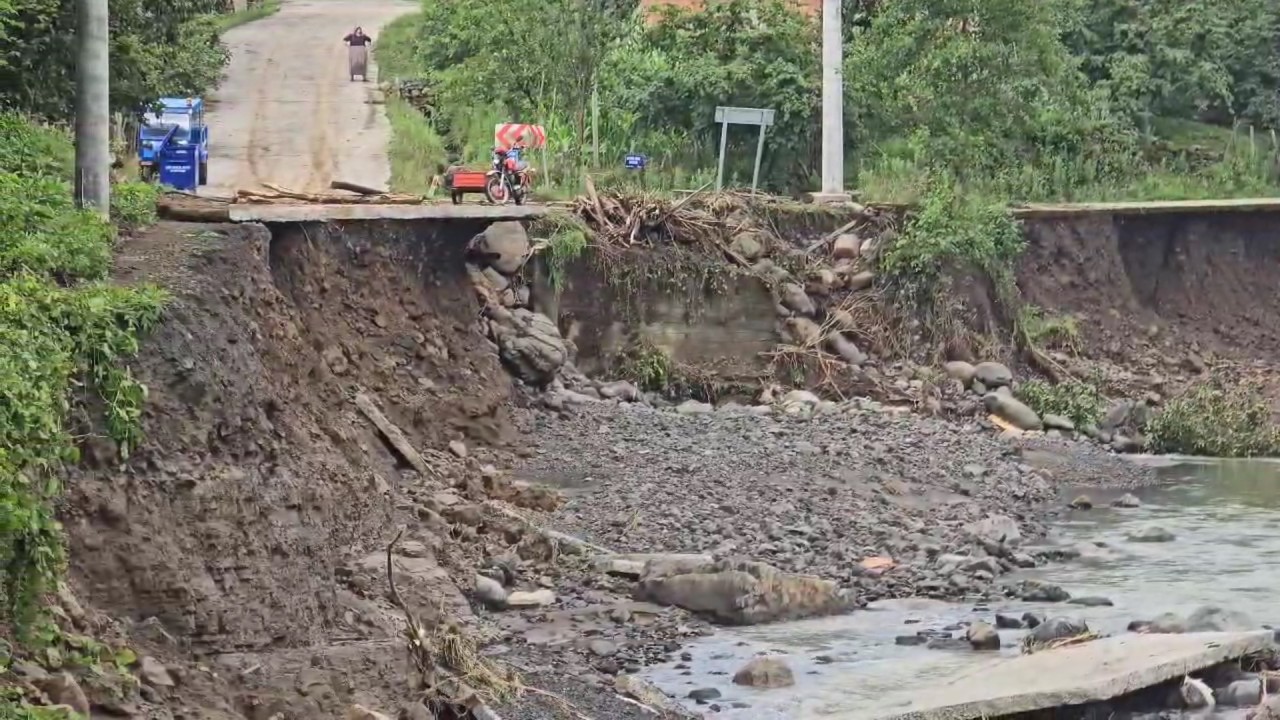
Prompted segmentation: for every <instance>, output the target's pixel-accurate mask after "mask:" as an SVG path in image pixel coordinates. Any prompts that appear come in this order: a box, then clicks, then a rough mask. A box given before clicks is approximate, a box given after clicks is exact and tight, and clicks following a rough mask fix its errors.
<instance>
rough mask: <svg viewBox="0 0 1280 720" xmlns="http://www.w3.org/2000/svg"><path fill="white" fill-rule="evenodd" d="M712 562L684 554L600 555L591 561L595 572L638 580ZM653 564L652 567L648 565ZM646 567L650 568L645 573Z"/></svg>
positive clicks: (705, 556)
mask: <svg viewBox="0 0 1280 720" xmlns="http://www.w3.org/2000/svg"><path fill="white" fill-rule="evenodd" d="M711 561H712V558H711V556H710V555H696V554H686V553H620V554H617V555H601V556H599V557H596V558H594V559H593V560H592V566H593V567H594V568H595V569H596V571H597V572H602V573H608V574H610V575H622V576H625V577H633V578H639V577H640V576H642V575H645V574H652V573H653V572H657V573H658V574H670V573H671V568H673V567H687V568H693V567H698V566H701V565H705V564H707V563H709V562H711ZM649 563H653V565H649ZM646 566H647V567H649V568H650V571H649V573H646Z"/></svg>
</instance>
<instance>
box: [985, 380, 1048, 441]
mask: <svg viewBox="0 0 1280 720" xmlns="http://www.w3.org/2000/svg"><path fill="white" fill-rule="evenodd" d="M984 384H985V383H984ZM982 404H983V406H985V407H986V408H987V412H990V413H992V414H993V415H995V416H996V417H998V418H1000V419H1002V420H1005V421H1007V422H1008V423H1009V424H1011V425H1013V426H1014V427H1016V428H1019V429H1021V430H1043V429H1044V423H1042V422H1041V421H1040V416H1039V415H1036V411H1035V410H1032V409H1031V408H1029V407H1027V406H1026V405H1024V404H1022V401H1021V400H1018V399H1017V398H1015V397H1013V396H1012V395H1006V394H1004V393H1000V392H989V393H987V394H986V395H983V396H982Z"/></svg>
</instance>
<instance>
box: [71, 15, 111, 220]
mask: <svg viewBox="0 0 1280 720" xmlns="http://www.w3.org/2000/svg"><path fill="white" fill-rule="evenodd" d="M76 5H77V7H76V10H77V15H76V19H77V25H76V48H77V50H78V53H77V58H76V179H75V193H76V205H78V206H80V207H82V208H93V209H96V210H97V211H98V212H100V213H102V214H104V215H105V214H107V213H108V212H109V211H110V209H111V107H110V102H109V99H108V95H107V91H108V83H109V79H108V78H109V77H110V75H109V73H108V63H109V62H110V59H109V53H108V50H107V48H108V45H107V32H108V30H107V27H108V25H107V19H108V16H107V0H76Z"/></svg>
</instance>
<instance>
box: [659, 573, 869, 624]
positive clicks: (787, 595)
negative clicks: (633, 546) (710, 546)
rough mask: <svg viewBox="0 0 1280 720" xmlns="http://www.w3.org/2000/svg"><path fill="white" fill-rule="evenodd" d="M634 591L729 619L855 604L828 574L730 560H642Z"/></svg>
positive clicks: (830, 610)
mask: <svg viewBox="0 0 1280 720" xmlns="http://www.w3.org/2000/svg"><path fill="white" fill-rule="evenodd" d="M636 594H637V595H638V596H639V597H640V599H643V600H649V601H652V602H656V603H660V604H662V605H675V606H677V607H682V608H684V609H686V610H689V611H691V612H696V613H700V614H702V615H706V616H708V617H710V618H712V619H714V620H716V621H718V622H722V623H726V624H730V625H755V624H758V623H763V622H773V621H777V620H798V619H800V618H804V617H814V616H818V615H830V614H834V613H839V612H846V611H848V610H852V609H853V608H854V607H856V605H857V599H856V597H855V596H854V595H853V594H852V593H851V592H849V591H846V590H842V589H841V588H840V586H838V585H837V584H836V583H834V582H832V581H830V580H823V579H821V578H817V577H813V576H809V575H796V574H792V573H786V572H782V571H780V570H778V569H776V568H774V567H771V566H769V565H766V564H764V563H759V562H746V561H735V560H721V561H717V562H708V563H702V564H699V565H697V566H693V567H689V566H683V567H682V566H679V565H674V566H671V567H666V566H661V565H650V566H646V568H645V575H644V577H642V578H641V580H640V583H639V585H637V586H636Z"/></svg>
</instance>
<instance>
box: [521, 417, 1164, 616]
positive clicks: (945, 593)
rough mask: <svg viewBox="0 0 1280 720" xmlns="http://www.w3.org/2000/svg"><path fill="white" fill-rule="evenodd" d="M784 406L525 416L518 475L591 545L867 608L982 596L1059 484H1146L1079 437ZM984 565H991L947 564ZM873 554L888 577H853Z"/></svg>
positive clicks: (873, 573) (1142, 474) (1046, 514)
mask: <svg viewBox="0 0 1280 720" xmlns="http://www.w3.org/2000/svg"><path fill="white" fill-rule="evenodd" d="M790 410H791V412H793V413H796V414H794V415H791V414H787V413H784V412H781V411H779V410H775V411H773V412H769V413H768V414H765V409H763V408H744V407H740V406H738V407H723V408H719V409H716V410H714V411H711V412H708V411H707V409H706V408H685V409H684V411H683V412H681V411H676V410H672V409H656V408H652V407H648V406H644V405H616V404H613V403H598V404H589V405H583V406H579V407H576V408H574V409H573V410H571V411H570V412H568V413H565V414H561V415H559V416H554V415H550V414H548V413H546V412H544V411H538V410H525V411H522V412H521V414H520V416H519V417H518V422H519V423H520V425H521V426H522V428H523V430H524V431H525V435H526V442H527V443H528V451H527V454H528V457H527V458H526V460H525V461H524V463H523V464H522V465H521V466H520V467H519V468H518V474H519V475H520V476H521V477H523V478H525V479H528V480H531V481H537V482H546V483H549V484H553V485H557V486H560V487H562V488H564V489H565V490H566V492H567V493H568V495H569V498H570V499H569V501H568V503H567V504H566V505H565V506H564V507H563V508H561V509H560V510H559V511H557V512H556V513H555V514H554V515H552V516H551V517H550V518H547V520H548V521H549V522H550V523H551V524H552V525H554V526H556V527H557V528H559V529H561V530H563V531H565V532H569V533H572V534H575V535H578V536H580V537H583V538H584V539H587V540H590V541H591V542H594V543H598V544H600V545H603V546H605V547H608V548H611V549H613V550H616V551H620V552H626V551H629V552H704V553H707V552H709V553H713V554H715V555H717V556H746V557H750V558H752V559H756V560H763V561H765V562H768V563H770V564H773V565H775V566H777V567H779V568H781V569H783V570H788V571H793V572H801V573H808V574H814V575H819V576H823V577H826V578H830V579H833V580H836V581H837V582H840V583H841V584H843V585H846V586H850V587H855V588H857V589H858V590H859V593H860V596H861V597H862V598H863V599H865V600H867V601H870V600H874V599H878V598H883V597H910V596H918V595H924V596H930V597H938V598H956V597H961V596H972V595H982V594H987V593H989V592H990V591H991V590H992V587H993V584H994V583H995V582H996V578H995V577H994V576H993V573H992V572H991V570H993V569H994V570H1001V571H1007V570H1009V569H1012V568H1013V567H1014V566H1015V565H1017V564H1026V563H1027V562H1028V561H1031V560H1034V558H1032V557H1031V555H1030V554H1029V553H1025V552H1021V551H1020V550H1019V548H1018V547H1017V546H1016V542H1015V541H1013V537H1012V536H1013V535H1016V534H1021V536H1022V538H1023V543H1024V544H1025V543H1026V542H1028V541H1030V540H1032V539H1035V538H1039V537H1042V536H1043V535H1044V534H1045V531H1046V522H1047V521H1049V520H1050V519H1051V517H1052V515H1053V514H1054V513H1055V512H1057V511H1058V510H1059V509H1060V508H1062V507H1064V506H1065V502H1064V501H1063V500H1062V498H1061V495H1062V494H1063V493H1065V492H1068V488H1073V487H1079V486H1082V485H1099V484H1101V485H1107V486H1110V487H1116V486H1123V487H1131V486H1137V485H1142V484H1148V483H1150V482H1153V479H1154V476H1153V474H1152V472H1151V471H1150V470H1148V469H1146V468H1142V467H1140V466H1137V465H1135V464H1132V463H1128V462H1125V461H1123V460H1121V459H1120V458H1118V457H1115V456H1112V455H1109V454H1106V453H1105V452H1103V451H1100V450H1099V449H1098V448H1097V447H1096V446H1094V445H1093V444H1092V443H1089V442H1087V441H1081V442H1076V441H1072V440H1066V439H1051V438H1038V439H1036V440H1033V441H1027V440H1022V439H1008V438H1002V437H999V436H997V434H996V432H995V431H994V430H992V429H990V428H986V427H982V426H981V425H980V424H978V423H977V422H969V423H958V422H953V421H948V420H943V419H934V418H925V417H921V416H918V415H913V414H910V413H905V412H901V411H891V410H887V409H884V408H881V407H879V406H877V405H876V404H874V403H868V402H862V401H855V402H851V403H845V404H840V405H835V404H832V403H820V404H816V405H814V404H808V405H804V404H801V405H799V406H796V405H793V406H792V407H791V408H790ZM810 415H811V416H812V417H810ZM978 523H981V524H983V525H985V526H987V527H988V528H997V529H998V528H1005V530H1000V534H1002V535H1005V536H1006V539H1007V540H1010V541H1009V542H1006V543H1004V544H1001V543H1000V542H998V541H999V540H1000V538H999V537H994V536H992V534H991V533H990V532H987V533H986V534H987V538H986V541H985V542H983V541H981V540H980V539H978V538H975V535H974V532H973V528H974V527H975V524H978ZM1014 527H1016V531H1013V530H1012V528H1014ZM989 555H990V556H994V557H995V559H996V560H998V562H987V563H981V562H959V561H958V560H957V556H972V558H982V557H987V556H989ZM873 557H888V558H891V559H892V560H893V561H894V563H895V567H893V568H892V569H890V570H888V571H887V572H882V571H880V570H864V569H863V568H862V567H861V566H860V562H861V561H863V560H864V559H867V558H873ZM969 559H971V558H960V560H969Z"/></svg>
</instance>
